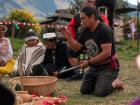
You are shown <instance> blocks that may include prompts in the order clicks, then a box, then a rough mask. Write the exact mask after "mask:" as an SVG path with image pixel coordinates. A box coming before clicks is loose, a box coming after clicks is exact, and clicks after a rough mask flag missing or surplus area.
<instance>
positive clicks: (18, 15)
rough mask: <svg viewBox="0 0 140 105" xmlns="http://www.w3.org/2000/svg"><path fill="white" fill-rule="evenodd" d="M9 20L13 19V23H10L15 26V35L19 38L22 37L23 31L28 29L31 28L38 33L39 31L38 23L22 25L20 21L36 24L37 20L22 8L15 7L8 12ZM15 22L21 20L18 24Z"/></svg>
mask: <svg viewBox="0 0 140 105" xmlns="http://www.w3.org/2000/svg"><path fill="white" fill-rule="evenodd" d="M9 20H11V21H15V23H14V24H15V25H12V27H11V28H13V26H14V27H15V29H16V28H17V27H18V28H17V29H16V30H15V36H16V37H19V38H24V37H25V33H26V32H27V31H28V30H29V29H33V30H34V31H35V32H36V33H38V34H39V33H40V31H41V26H40V25H30V26H28V25H24V24H22V23H30V24H37V23H38V20H37V19H36V18H35V17H34V16H33V15H32V14H31V13H30V12H28V11H27V10H24V9H15V10H13V11H11V12H10V14H9ZM16 22H21V23H20V24H17V23H16Z"/></svg>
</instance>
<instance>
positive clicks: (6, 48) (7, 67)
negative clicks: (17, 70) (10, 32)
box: [0, 25, 15, 75]
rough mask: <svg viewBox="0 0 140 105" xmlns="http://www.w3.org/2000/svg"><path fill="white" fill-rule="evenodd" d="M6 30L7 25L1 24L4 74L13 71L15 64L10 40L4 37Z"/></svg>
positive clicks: (0, 51)
mask: <svg viewBox="0 0 140 105" xmlns="http://www.w3.org/2000/svg"><path fill="white" fill-rule="evenodd" d="M6 31H7V27H6V26H4V25H0V74H2V75H4V74H9V73H11V71H12V70H13V67H14V64H15V61H14V60H13V59H12V56H13V50H12V47H11V44H10V40H9V39H8V38H5V37H4V34H5V32H6Z"/></svg>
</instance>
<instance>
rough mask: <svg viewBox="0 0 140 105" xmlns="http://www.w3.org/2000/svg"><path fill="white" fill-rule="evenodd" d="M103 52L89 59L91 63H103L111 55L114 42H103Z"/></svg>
mask: <svg viewBox="0 0 140 105" xmlns="http://www.w3.org/2000/svg"><path fill="white" fill-rule="evenodd" d="M101 48H102V52H101V53H99V54H98V55H96V56H95V57H91V58H90V60H89V61H88V62H89V63H90V64H97V63H101V62H102V61H104V60H106V59H107V58H108V57H110V56H111V50H112V44H111V43H107V44H102V45H101Z"/></svg>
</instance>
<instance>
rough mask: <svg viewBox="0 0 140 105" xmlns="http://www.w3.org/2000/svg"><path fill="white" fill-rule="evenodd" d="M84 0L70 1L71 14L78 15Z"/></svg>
mask: <svg viewBox="0 0 140 105" xmlns="http://www.w3.org/2000/svg"><path fill="white" fill-rule="evenodd" d="M82 1H83V0H70V12H71V13H72V14H75V13H77V12H78V11H79V10H80V8H81V5H82Z"/></svg>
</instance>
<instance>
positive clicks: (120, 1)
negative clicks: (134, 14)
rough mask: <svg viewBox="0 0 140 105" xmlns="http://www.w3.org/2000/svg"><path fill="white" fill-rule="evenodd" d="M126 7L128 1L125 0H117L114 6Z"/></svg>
mask: <svg viewBox="0 0 140 105" xmlns="http://www.w3.org/2000/svg"><path fill="white" fill-rule="evenodd" d="M124 7H128V2H127V1H126V0H117V4H116V8H124Z"/></svg>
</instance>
